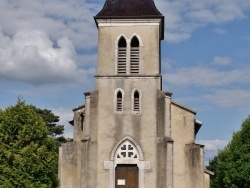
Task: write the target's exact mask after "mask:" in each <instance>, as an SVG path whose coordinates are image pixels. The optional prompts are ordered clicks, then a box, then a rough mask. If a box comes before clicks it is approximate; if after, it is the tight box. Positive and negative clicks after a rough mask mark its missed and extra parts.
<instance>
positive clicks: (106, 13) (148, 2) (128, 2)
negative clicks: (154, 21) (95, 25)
mask: <svg viewBox="0 0 250 188" xmlns="http://www.w3.org/2000/svg"><path fill="white" fill-rule="evenodd" d="M96 16H97V17H135V16H136V17H138V16H142V17H162V14H161V13H160V12H159V11H158V10H157V8H156V7H155V4H154V1H153V0H106V2H105V4H104V6H103V8H102V10H101V11H100V12H99V13H98V14H97V15H96Z"/></svg>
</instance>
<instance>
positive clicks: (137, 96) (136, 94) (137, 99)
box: [133, 91, 140, 111]
mask: <svg viewBox="0 0 250 188" xmlns="http://www.w3.org/2000/svg"><path fill="white" fill-rule="evenodd" d="M133 110H134V111H140V94H139V92H138V91H135V92H134V109H133Z"/></svg>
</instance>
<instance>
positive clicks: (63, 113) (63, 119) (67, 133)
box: [52, 107, 73, 138]
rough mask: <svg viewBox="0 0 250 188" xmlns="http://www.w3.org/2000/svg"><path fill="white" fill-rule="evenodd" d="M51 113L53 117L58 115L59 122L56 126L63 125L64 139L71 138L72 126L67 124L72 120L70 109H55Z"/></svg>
mask: <svg viewBox="0 0 250 188" xmlns="http://www.w3.org/2000/svg"><path fill="white" fill-rule="evenodd" d="M52 112H53V113H54V114H55V115H58V116H59V118H60V121H59V122H58V124H60V125H64V134H63V135H64V137H66V138H73V126H72V125H70V124H69V121H71V120H72V119H73V112H72V110H71V109H66V108H62V107H61V108H57V109H53V110H52Z"/></svg>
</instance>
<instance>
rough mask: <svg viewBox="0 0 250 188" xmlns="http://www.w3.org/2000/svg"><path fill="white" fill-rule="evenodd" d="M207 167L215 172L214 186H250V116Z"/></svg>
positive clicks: (212, 184)
mask: <svg viewBox="0 0 250 188" xmlns="http://www.w3.org/2000/svg"><path fill="white" fill-rule="evenodd" d="M207 168H208V169H209V170H211V171H213V172H214V173H215V175H214V176H212V177H211V187H212V188H249V187H250V116H249V117H248V118H247V119H245V121H244V122H243V123H242V126H241V130H239V131H237V132H235V133H234V134H233V138H232V140H231V142H230V143H229V144H228V145H227V146H226V147H225V149H224V150H221V151H219V153H218V155H217V156H216V157H215V158H214V159H213V160H211V161H210V162H209V166H208V167H207Z"/></svg>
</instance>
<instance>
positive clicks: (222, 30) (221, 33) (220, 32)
mask: <svg viewBox="0 0 250 188" xmlns="http://www.w3.org/2000/svg"><path fill="white" fill-rule="evenodd" d="M214 32H215V33H217V34H219V35H223V34H226V33H227V30H225V29H222V28H215V29H214Z"/></svg>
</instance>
